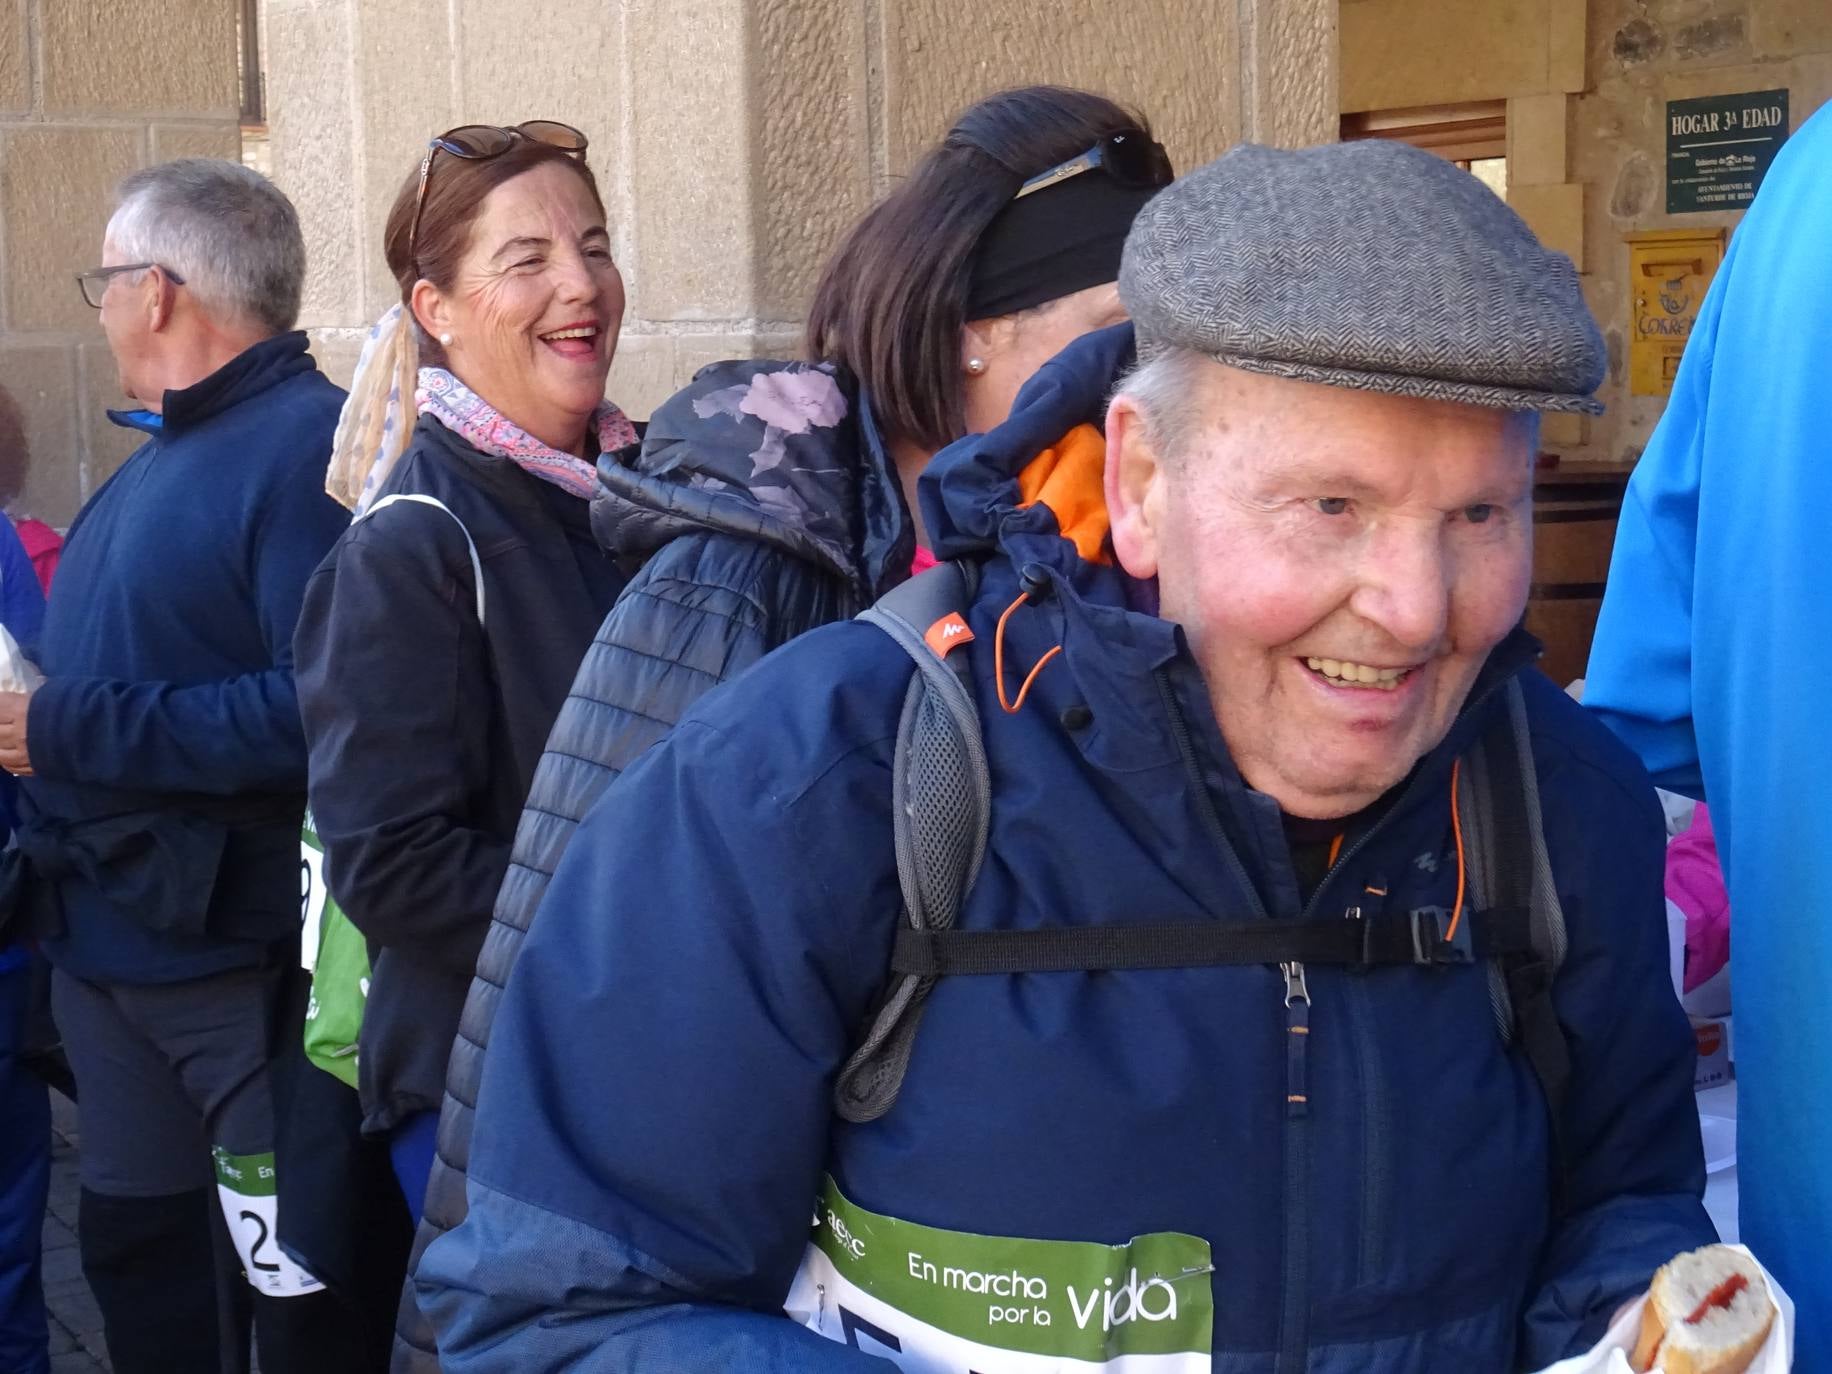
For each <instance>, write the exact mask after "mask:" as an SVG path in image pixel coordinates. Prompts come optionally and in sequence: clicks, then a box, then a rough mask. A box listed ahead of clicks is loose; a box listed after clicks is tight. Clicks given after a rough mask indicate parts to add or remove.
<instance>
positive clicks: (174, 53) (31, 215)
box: [0, 0, 240, 526]
mask: <svg viewBox="0 0 1832 1374" xmlns="http://www.w3.org/2000/svg"><path fill="white" fill-rule="evenodd" d="M236 81H237V49H236V36H235V5H234V3H233V0H0V387H3V388H4V389H5V390H6V392H7V395H8V397H9V398H10V400H11V403H12V404H11V405H10V406H9V405H7V404H6V403H5V402H4V401H0V445H8V446H10V445H14V444H17V443H18V442H19V436H17V435H13V434H10V433H9V432H8V431H9V430H10V429H11V428H12V426H11V425H10V424H9V423H8V418H7V417H9V416H10V415H14V414H16V415H17V416H18V417H19V419H20V421H21V423H20V426H19V427H20V429H21V430H22V431H23V439H24V443H25V445H26V446H27V448H28V449H29V453H30V458H31V466H30V469H29V472H28V474H27V477H26V480H25V486H24V490H23V491H22V492H21V494H20V495H19V496H18V497H17V498H15V499H14V500H13V502H12V506H11V508H12V509H13V510H14V511H16V512H25V513H30V514H32V515H36V516H38V517H39V518H41V519H44V520H48V521H50V522H51V523H52V524H55V525H59V526H62V525H66V524H68V523H69V521H70V519H71V517H72V516H74V515H75V514H76V511H77V509H78V507H79V506H80V505H81V504H82V502H83V500H84V499H86V498H87V497H88V496H89V495H90V493H92V492H93V491H94V490H95V489H96V487H98V486H99V485H100V484H101V483H102V482H103V481H104V480H106V478H107V477H108V475H109V474H110V473H111V472H113V471H114V469H115V468H116V467H117V466H119V464H120V462H121V461H122V459H124V458H125V457H126V456H127V454H128V453H129V452H131V451H132V449H133V447H134V443H133V440H132V438H131V437H130V436H129V435H128V434H127V432H126V431H122V430H119V429H116V428H115V427H114V426H113V425H111V424H110V423H109V422H108V419H107V417H106V416H105V415H104V414H103V413H102V412H103V411H104V409H105V408H106V407H108V406H111V405H117V404H119V400H120V396H119V391H118V389H117V386H116V379H115V372H114V366H113V363H112V361H111V360H110V358H109V355H108V349H107V346H106V345H105V344H104V343H103V340H102V333H101V329H100V327H99V325H98V324H97V322H96V316H95V312H94V311H93V310H91V309H90V308H89V307H88V306H86V305H85V304H83V301H82V298H81V296H79V295H78V293H77V287H76V282H75V281H74V280H73V274H74V273H75V272H78V271H80V270H81V269H83V268H85V267H92V266H94V265H95V264H96V263H97V262H99V261H100V259H101V252H102V230H103V228H104V226H105V225H106V224H107V221H108V213H109V209H110V200H109V193H110V191H111V190H112V188H113V186H114V184H115V182H116V181H118V180H119V179H120V178H121V177H122V176H123V175H124V174H125V173H127V172H129V171H131V170H133V169H135V168H137V167H143V166H146V165H149V164H150V163H153V162H159V161H164V160H166V159H169V158H174V157H186V156H210V157H230V158H233V157H237V156H239V152H240V132H239V127H238V123H237V119H238V98H237V89H236ZM13 460H14V458H13V455H12V454H10V453H0V470H3V469H4V468H5V465H7V464H9V463H10V462H12V461H13Z"/></svg>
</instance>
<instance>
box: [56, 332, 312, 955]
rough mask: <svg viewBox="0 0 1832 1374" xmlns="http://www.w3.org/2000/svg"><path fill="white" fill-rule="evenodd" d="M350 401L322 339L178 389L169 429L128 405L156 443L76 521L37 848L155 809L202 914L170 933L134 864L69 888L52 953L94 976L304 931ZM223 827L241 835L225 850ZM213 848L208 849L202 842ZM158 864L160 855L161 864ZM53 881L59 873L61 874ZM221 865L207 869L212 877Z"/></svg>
mask: <svg viewBox="0 0 1832 1374" xmlns="http://www.w3.org/2000/svg"><path fill="white" fill-rule="evenodd" d="M342 404H343V392H342V391H340V390H339V389H338V388H337V387H336V386H334V385H333V384H332V383H331V382H330V381H329V380H327V379H326V378H325V376H324V375H323V374H322V373H320V372H319V371H318V368H317V365H316V364H315V363H314V362H313V361H312V358H311V355H310V354H309V353H308V352H307V351H306V339H305V335H303V334H300V333H289V334H282V335H279V336H276V337H274V338H271V339H267V340H264V341H262V342H261V343H258V344H256V345H255V346H254V347H252V348H250V349H249V350H247V351H246V352H245V353H243V354H241V355H240V356H239V357H237V358H235V359H234V360H233V361H231V362H229V363H228V364H226V365H225V366H224V367H222V368H221V369H219V370H218V371H217V372H215V373H213V374H211V375H210V376H208V377H206V378H205V379H204V380H203V381H201V382H198V383H197V384H196V385H194V386H191V387H189V388H187V389H185V390H183V391H168V392H167V393H166V394H165V400H164V413H163V415H162V416H158V415H150V414H146V413H134V414H119V413H115V412H111V413H110V418H112V419H114V420H115V422H116V423H117V424H122V425H127V426H130V427H132V428H136V429H142V430H144V431H145V432H146V433H147V434H148V436H149V437H148V439H147V441H146V443H145V444H143V445H142V446H141V447H140V448H139V450H138V451H136V452H135V453H134V455H133V456H132V457H131V458H129V459H128V460H127V462H126V463H125V464H124V465H123V466H122V468H121V469H120V471H119V472H117V473H116V474H115V475H114V476H113V477H112V478H111V479H110V480H109V481H108V482H107V483H106V484H105V485H104V486H103V488H102V489H101V491H99V492H97V493H96V495H95V497H94V498H93V499H92V500H91V501H90V502H89V504H88V505H87V506H86V507H85V508H84V509H83V511H82V513H81V514H80V515H79V516H78V517H77V520H76V523H75V524H74V525H73V526H71V529H70V536H69V541H68V543H67V544H66V546H65V550H64V556H63V562H62V564H61V565H60V567H59V569H58V579H57V596H56V598H55V599H54V600H53V601H52V603H51V606H50V609H49V613H48V614H47V616H46V618H45V627H44V635H43V640H42V643H41V647H40V657H39V663H40V666H41V667H42V668H43V669H44V672H45V676H46V678H47V681H46V682H45V685H44V686H43V687H41V688H40V689H39V690H38V692H37V693H36V694H35V695H34V696H33V698H32V705H31V711H30V715H29V717H28V720H27V733H26V743H27V747H28V749H29V750H30V753H31V756H32V763H33V767H34V770H35V772H36V774H37V776H36V777H35V778H33V779H31V780H29V781H28V782H27V784H26V787H25V805H24V812H25V814H24V816H23V825H22V840H23V838H24V837H25V835H26V834H27V833H28V832H32V831H34V830H35V831H36V832H37V834H38V836H39V837H40V838H46V837H48V838H49V840H50V842H51V843H53V844H58V843H62V841H63V837H64V836H67V835H70V834H73V833H80V827H81V826H82V825H83V824H84V823H85V822H88V823H93V822H95V821H96V820H97V819H99V818H103V817H109V816H115V815H119V814H122V813H146V815H147V818H148V819H147V828H148V831H149V833H150V834H152V835H154V837H155V840H157V839H158V838H159V836H160V833H161V831H162V828H163V827H164V826H165V825H166V824H167V823H170V824H171V825H172V827H174V829H177V828H180V827H183V828H185V829H186V834H185V839H186V841H187V843H184V844H175V845H174V846H173V847H171V848H169V849H166V850H165V851H164V853H163V854H162V855H161V856H160V857H161V859H162V861H163V862H165V863H166V864H167V865H168V867H167V869H166V870H164V871H161V872H160V873H159V874H158V875H157V876H156V877H154V878H151V879H150V880H148V881H147V882H146V883H144V884H142V886H141V890H142V891H159V890H168V891H169V889H170V887H171V885H172V883H173V881H177V882H180V883H182V885H183V886H184V888H185V890H186V891H187V892H192V893H198V894H202V895H203V897H202V902H201V905H202V908H203V909H200V910H191V911H181V912H177V913H166V914H165V915H163V916H161V917H160V918H157V919H149V913H148V912H147V911H146V910H144V909H136V908H135V907H133V906H130V905H129V904H127V903H126V902H124V901H123V900H122V899H121V897H120V896H119V895H118V892H115V893H112V894H111V887H112V886H113V885H114V883H115V882H116V880H118V879H120V878H121V877H122V876H123V875H122V873H120V872H119V871H118V869H119V868H120V867H122V866H125V865H128V864H132V863H134V862H136V859H135V858H134V857H133V856H127V857H123V858H122V859H121V860H119V862H118V863H115V862H114V861H111V865H113V866H112V867H111V866H104V870H103V871H102V872H100V873H97V872H87V873H86V872H80V871H78V872H70V873H67V874H65V875H64V876H62V877H61V878H55V879H50V880H49V881H52V882H54V883H55V886H56V889H57V896H58V897H59V898H60V899H61V907H62V913H61V914H62V923H63V926H64V929H63V932H62V934H61V935H58V936H57V937H55V938H53V939H50V940H48V941H47V942H46V949H47V951H48V952H49V954H50V955H51V958H52V959H53V961H54V962H56V963H57V964H58V965H59V966H60V967H63V968H65V969H67V970H68V971H69V972H71V973H74V974H76V975H77V976H79V977H84V978H90V979H95V980H99V981H104V982H111V981H118V982H167V981H176V980H178V979H181V978H191V977H198V976H201V975H203V974H206V973H210V972H214V971H217V970H219V969H223V968H228V967H234V966H237V965H238V964H244V963H247V962H250V961H252V960H254V959H258V958H260V957H261V956H262V953H263V952H264V950H265V948H266V946H267V945H268V944H269V943H270V942H272V941H274V940H277V939H284V938H286V937H288V936H292V937H293V938H296V936H297V930H298V922H299V893H298V863H299V852H298V833H297V832H298V827H299V821H300V818H301V817H302V815H303V812H304V805H305V737H304V732H303V730H302V727H301V725H300V721H299V702H298V697H297V695H296V693H295V691H294V689H293V671H292V639H293V627H294V623H295V622H296V621H297V620H298V618H299V604H300V600H301V598H302V597H303V595H304V591H305V583H306V579H307V578H308V577H310V576H311V573H312V570H313V569H314V568H316V567H317V566H318V563H319V561H320V560H321V559H322V558H323V557H324V555H325V553H326V552H327V551H328V550H329V549H330V547H331V545H332V544H333V543H335V542H336V540H337V536H338V535H339V534H340V533H341V532H342V531H343V529H344V527H345V525H346V524H347V523H348V517H347V516H346V515H345V513H344V511H343V510H342V508H341V507H339V506H338V505H337V504H336V503H335V502H334V501H332V500H331V499H330V498H329V497H328V496H326V495H325V494H324V472H325V463H326V461H327V459H328V458H329V455H330V449H331V436H332V433H333V431H334V430H335V428H336V425H337V415H338V411H339V409H340V408H341V406H342ZM212 827H220V828H221V829H222V830H223V831H225V832H226V833H225V834H223V836H222V839H221V844H220V850H216V849H215V836H214V835H213V834H211V828H212ZM200 833H201V834H205V835H208V836H209V839H208V840H207V841H206V842H205V843H202V844H197V843H191V842H190V841H194V840H195V839H196V837H197V836H198V835H199V834H200ZM141 857H142V858H144V855H142V856H141ZM39 867H40V879H39V880H40V883H41V884H42V883H44V882H46V881H47V879H46V878H45V876H44V873H43V865H42V864H41V865H40V866H39ZM206 868H207V869H211V870H213V871H191V870H192V869H206Z"/></svg>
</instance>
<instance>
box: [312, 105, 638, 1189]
mask: <svg viewBox="0 0 1832 1374" xmlns="http://www.w3.org/2000/svg"><path fill="white" fill-rule="evenodd" d="M585 154H586V137H585V135H584V134H582V133H580V132H579V131H578V130H577V129H574V128H572V127H570V126H568V125H565V124H560V123H556V122H554V121H551V120H537V121H533V122H530V123H526V124H519V125H516V126H514V127H512V128H498V127H495V126H492V125H480V124H472V125H465V126H463V127H461V128H457V129H452V130H449V131H447V132H446V133H443V134H440V135H438V136H437V137H435V138H433V139H432V140H431V141H430V142H429V143H428V144H427V147H426V149H425V151H424V153H423V155H422V156H420V157H419V158H418V159H417V163H416V169H415V170H414V171H413V172H412V173H411V174H410V175H409V176H408V177H407V179H406V181H405V182H404V183H403V185H402V187H401V190H400V193H399V195H398V196H397V197H396V200H395V203H394V207H393V209H392V211H391V212H390V214H389V216H388V222H387V227H386V231H385V236H384V243H383V246H384V249H385V252H386V255H387V260H388V265H389V268H390V269H391V270H392V271H393V273H394V276H395V280H396V282H397V283H398V284H399V286H400V303H399V304H398V305H397V306H395V307H394V308H393V309H391V310H390V311H389V312H388V314H387V315H386V316H384V318H383V320H382V322H381V323H380V324H379V325H378V326H377V327H376V330H375V331H374V333H373V334H372V336H371V339H370V342H369V344H368V346H367V347H366V348H365V350H364V356H363V360H362V362H361V363H360V364H359V366H358V370H357V377H356V379H355V381H354V383H353V384H352V387H351V393H350V400H349V403H348V405H347V406H346V407H345V409H344V414H343V419H342V421H341V423H340V425H339V429H338V441H337V446H336V452H335V455H334V457H333V461H332V466H331V473H330V482H329V487H330V490H331V492H332V494H333V495H335V496H337V497H338V498H339V499H341V500H343V501H344V502H345V504H347V505H350V506H352V507H353V508H354V509H355V511H356V513H357V518H356V521H355V522H354V523H353V524H352V525H351V527H350V529H349V531H348V533H347V534H346V535H345V536H344V537H343V539H341V540H340V541H339V543H338V545H337V547H336V548H335V549H334V550H333V551H332V553H331V556H330V557H329V558H328V559H327V560H326V561H325V563H324V565H323V566H322V567H321V568H320V569H319V570H318V572H317V574H316V575H315V576H314V578H313V579H312V582H311V584H310V586H309V588H308V589H307V592H306V598H305V607H304V611H303V614H302V616H301V618H300V622H299V631H298V636H297V640H296V648H297V656H298V662H299V673H298V681H299V696H300V707H301V710H302V713H303V716H304V720H305V728H306V736H307V742H308V744H309V746H310V750H311V778H310V797H311V803H312V810H313V820H314V822H315V828H316V833H317V836H318V839H319V840H320V842H321V843H322V844H323V847H324V854H325V860H326V864H325V868H326V872H327V874H328V878H329V889H330V894H331V896H332V897H333V898H334V899H335V901H336V902H337V904H338V905H339V906H340V907H341V909H342V911H343V913H344V914H345V915H347V916H348V918H349V921H350V922H351V923H352V924H353V925H354V926H355V927H356V929H357V930H358V931H360V932H361V934H362V936H364V937H366V940H367V945H368V952H369V954H370V956H371V963H372V971H371V978H370V982H369V985H368V997H367V1002H366V1005H365V1006H363V1008H362V1011H361V1018H362V1021H361V1034H360V1038H359V1040H358V1044H359V1046H360V1052H359V1053H358V1054H357V1055H356V1058H355V1064H356V1070H357V1072H356V1078H357V1088H358V1092H359V1095H360V1102H361V1111H362V1123H361V1128H362V1131H363V1133H364V1134H365V1135H366V1136H368V1137H369V1138H370V1139H372V1140H378V1141H386V1142H387V1145H388V1149H389V1153H390V1155H391V1157H392V1162H393V1166H394V1172H395V1174H396V1176H397V1177H398V1179H399V1182H400V1187H401V1193H402V1197H403V1198H404V1200H405V1201H406V1204H407V1207H408V1208H409V1209H410V1210H411V1211H412V1212H413V1214H414V1215H415V1216H417V1215H418V1211H419V1206H420V1199H421V1197H422V1195H423V1193H424V1191H425V1182H426V1172H427V1169H428V1167H429V1162H430V1159H431V1154H432V1131H433V1128H434V1125H435V1124H436V1121H437V1108H438V1105H439V1097H440V1090H441V1086H442V1084H443V1081H444V1076H445V1063H446V1058H447V1055H448V1053H449V1051H450V1048H451V1044H452V1038H453V1035H454V1033H455V1032H456V1030H457V1027H458V1015H459V1010H460V1008H461V1006H462V1004H463V1001H464V994H465V989H466V987H467V986H468V985H469V982H470V975H471V971H472V967H473V965H474V964H475V961H476V958H477V951H478V949H479V948H480V946H481V945H482V943H483V938H484V933H485V931H486V930H487V929H488V927H489V922H490V907H491V903H492V901H493V899H494V897H495V893H496V889H497V887H498V885H499V884H500V882H501V880H502V875H503V870H504V869H505V868H506V867H507V865H508V861H509V843H510V840H511V838H512V836H513V834H514V830H515V823H516V818H517V816H518V815H519V814H520V812H521V805H522V799H523V797H524V796H525V794H526V792H527V789H528V782H529V779H530V778H531V777H532V776H533V773H534V766H535V762H536V760H537V759H538V758H539V757H540V753H541V748H542V746H543V744H544V743H545V742H546V738H547V731H548V727H549V726H550V725H551V724H552V721H553V717H554V713H555V712H556V711H557V710H558V709H559V705H560V702H561V700H562V699H563V698H564V697H565V695H566V691H567V688H568V687H569V686H570V684H571V682H572V676H573V670H574V669H575V668H576V667H577V666H578V661H579V656H580V654H581V653H582V652H583V651H584V649H585V646H586V644H587V643H589V642H590V640H591V637H592V632H593V631H594V630H595V629H596V628H597V626H598V623H599V621H600V620H601V619H602V618H603V616H604V614H605V612H606V611H607V610H608V609H609V608H610V606H611V603H612V601H613V600H614V599H615V598H616V595H617V592H618V590H619V589H620V587H621V586H622V583H623V579H622V576H621V575H620V574H619V572H618V571H617V568H616V566H615V564H614V563H613V562H612V561H611V560H610V559H609V558H608V557H607V556H606V555H605V553H604V552H603V550H601V549H600V548H599V547H598V545H597V544H596V543H595V542H594V540H593V538H592V535H591V530H590V525H589V518H588V503H587V499H586V498H588V497H589V496H590V495H591V494H592V492H593V491H595V490H596V486H597V483H596V479H595V476H594V470H593V464H594V463H595V462H596V460H597V458H598V456H599V454H600V453H601V452H604V451H606V450H610V449H615V448H618V447H621V446H623V445H626V444H631V443H634V442H635V440H636V437H637V435H636V431H635V429H634V427H633V426H632V425H631V424H630V422H629V421H628V420H627V419H625V418H624V416H623V413H622V412H621V411H619V410H618V409H617V408H616V407H615V406H612V405H610V404H608V403H607V402H606V401H605V399H604V383H605V376H606V374H607V372H608V371H609V369H610V365H611V358H612V355H613V353H614V352H615V350H616V346H617V335H618V329H619V326H620V324H621V322H622V319H623V308H624V294H623V281H622V278H621V277H620V275H619V273H618V270H617V264H616V263H615V262H614V261H613V260H612V255H611V237H610V233H609V230H608V229H607V227H606V224H605V213H604V204H603V201H602V200H601V198H600V196H599V193H598V188H597V184H596V182H595V181H594V179H593V176H592V173H591V170H590V169H589V167H588V166H587V165H586V161H585Z"/></svg>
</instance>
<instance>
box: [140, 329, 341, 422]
mask: <svg viewBox="0 0 1832 1374" xmlns="http://www.w3.org/2000/svg"><path fill="white" fill-rule="evenodd" d="M307 342H308V341H307V339H306V336H305V334H304V332H303V331H301V330H296V329H295V330H292V331H289V332H288V333H285V334H276V335H274V336H273V337H272V338H269V339H263V340H261V342H260V343H258V344H255V345H253V346H252V347H250V348H248V349H245V350H244V351H243V352H241V353H238V354H237V355H236V356H235V357H233V358H231V359H230V360H229V361H228V362H226V363H224V364H223V365H222V366H221V367H219V368H218V369H217V370H216V371H214V372H212V373H211V374H210V375H209V376H207V377H205V378H204V379H203V380H202V381H200V382H195V383H193V384H192V385H190V386H188V387H184V388H183V389H181V390H178V391H168V392H166V393H165V401H164V406H165V409H164V412H163V413H162V414H154V413H153V412H152V411H148V410H111V411H109V412H108V418H109V419H110V420H112V421H114V422H115V423H116V424H117V425H120V426H122V427H123V428H125V429H137V430H140V431H141V432H142V433H145V434H165V435H177V434H181V433H183V432H184V431H185V430H187V429H191V428H193V427H195V426H197V425H200V424H202V423H203V422H204V421H206V420H208V419H210V418H212V417H213V416H216V415H220V414H222V413H223V412H224V411H226V410H229V409H231V408H232V407H235V406H238V405H240V404H241V403H242V402H243V401H246V400H248V399H249V398H250V397H253V396H258V395H259V394H260V393H262V392H264V391H266V390H267V389H268V388H270V387H273V386H277V385H278V384H279V383H281V382H283V381H285V380H286V379H287V378H289V377H293V376H296V375H298V374H299V373H301V372H310V371H313V370H314V369H315V368H316V367H317V364H316V363H315V362H313V361H312V356H311V354H310V353H309V352H307V351H306V350H307Z"/></svg>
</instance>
